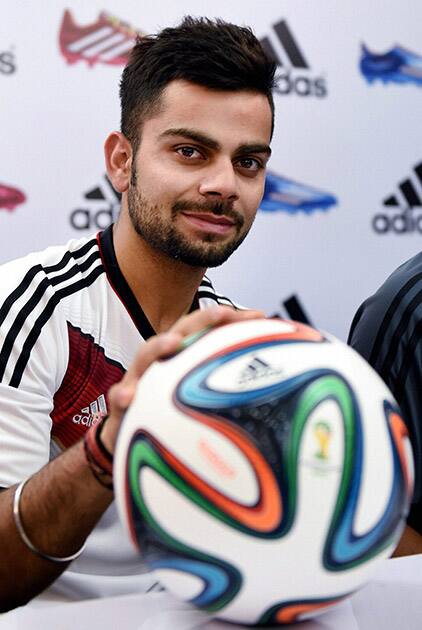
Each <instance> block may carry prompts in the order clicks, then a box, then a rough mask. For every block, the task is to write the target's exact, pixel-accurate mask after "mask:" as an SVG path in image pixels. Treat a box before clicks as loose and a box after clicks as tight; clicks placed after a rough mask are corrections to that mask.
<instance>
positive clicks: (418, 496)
mask: <svg viewBox="0 0 422 630" xmlns="http://www.w3.org/2000/svg"><path fill="white" fill-rule="evenodd" d="M421 279H422V254H421V253H419V254H417V255H416V256H415V257H414V258H411V259H410V260H409V261H407V262H406V263H404V264H403V265H401V266H400V267H399V268H398V269H396V271H394V273H393V274H392V275H391V276H390V277H389V278H387V280H386V281H385V282H384V284H383V285H382V286H381V287H380V289H379V290H378V291H377V292H376V293H375V294H374V295H373V296H371V297H370V298H368V299H367V300H366V301H365V302H364V303H363V304H362V305H361V307H360V308H359V309H358V311H357V313H356V315H355V317H354V320H353V322H352V326H351V329H350V333H349V339H348V343H349V344H350V345H351V346H352V347H353V348H354V349H355V350H357V351H358V352H359V353H360V354H361V355H362V356H363V357H364V358H365V359H366V360H367V361H368V362H369V363H370V364H371V365H372V367H373V368H374V369H375V370H376V371H377V372H378V373H379V374H380V376H381V377H382V378H383V380H384V381H385V383H386V384H387V385H388V387H389V388H390V390H391V392H392V393H393V395H394V397H395V398H396V400H397V402H398V403H399V405H400V408H401V410H402V412H403V415H404V419H405V420H406V424H407V427H408V431H409V437H410V440H411V442H412V446H413V455H414V461H415V491H414V497H413V504H412V507H411V510H410V514H409V517H408V521H407V522H408V525H407V527H406V529H405V532H404V534H403V536H402V539H401V541H400V543H399V545H398V547H397V549H396V551H395V555H410V554H415V553H422V512H421V509H422V487H421V483H422V422H421V417H422V349H421V331H422V301H421V296H422V280H421Z"/></svg>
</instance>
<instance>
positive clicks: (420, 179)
mask: <svg viewBox="0 0 422 630" xmlns="http://www.w3.org/2000/svg"><path fill="white" fill-rule="evenodd" d="M383 206H384V210H385V211H384V212H379V213H378V214H375V215H374V217H373V218H372V228H373V230H374V232H376V233H377V234H388V233H394V234H398V235H400V234H410V233H415V232H418V233H419V234H422V162H419V164H417V165H416V166H415V167H414V168H413V170H412V172H411V173H410V176H409V177H407V178H406V179H403V180H402V181H400V182H399V183H398V188H397V190H396V191H395V192H394V193H393V194H391V195H389V196H388V197H386V198H385V199H384V200H383Z"/></svg>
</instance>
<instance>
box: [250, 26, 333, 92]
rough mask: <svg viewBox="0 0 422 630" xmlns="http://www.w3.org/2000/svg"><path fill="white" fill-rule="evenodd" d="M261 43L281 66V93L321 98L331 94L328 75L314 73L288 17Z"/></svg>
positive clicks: (268, 54) (277, 83)
mask: <svg viewBox="0 0 422 630" xmlns="http://www.w3.org/2000/svg"><path fill="white" fill-rule="evenodd" d="M273 42H274V43H273ZM261 44H262V47H263V48H264V50H265V52H266V54H267V56H268V57H269V58H270V59H271V60H272V61H274V62H275V63H276V64H277V66H278V67H279V68H281V71H280V72H279V73H277V74H276V85H277V87H276V88H275V92H276V93H277V94H281V95H282V96H287V95H290V94H296V95H297V96H315V97H318V98H323V97H324V96H327V86H326V82H325V79H324V77H322V76H318V77H315V76H312V75H311V74H310V66H309V63H308V62H307V60H306V58H305V56H304V53H303V51H302V50H301V48H300V47H299V44H298V42H297V41H296V39H295V37H294V35H293V33H292V31H291V30H290V28H289V25H288V24H287V22H286V20H280V22H277V23H276V24H274V25H273V31H272V32H271V35H270V36H267V37H263V38H262V39H261Z"/></svg>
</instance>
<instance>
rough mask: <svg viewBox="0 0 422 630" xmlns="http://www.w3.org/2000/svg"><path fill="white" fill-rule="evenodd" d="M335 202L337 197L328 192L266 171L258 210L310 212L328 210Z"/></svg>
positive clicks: (291, 212)
mask: <svg viewBox="0 0 422 630" xmlns="http://www.w3.org/2000/svg"><path fill="white" fill-rule="evenodd" d="M336 203H337V199H336V198H335V197H334V196H333V195H331V194H330V193H326V192H324V191H322V190H317V189H316V188H312V187H311V186H306V185H305V184H299V183H298V182H294V181H292V180H291V179H286V178H285V177H281V176H280V175H276V174H275V173H272V172H271V171H268V172H267V177H266V180H265V189H264V197H263V199H262V201H261V205H260V210H265V211H269V212H276V211H278V210H281V211H284V212H289V213H290V214H294V213H296V212H299V211H303V212H305V213H307V214H311V212H314V211H315V210H328V208H330V207H331V206H333V205H335V204H336Z"/></svg>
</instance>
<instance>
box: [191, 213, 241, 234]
mask: <svg viewBox="0 0 422 630" xmlns="http://www.w3.org/2000/svg"><path fill="white" fill-rule="evenodd" d="M181 215H182V216H183V217H184V219H185V220H186V221H188V222H189V223H190V224H191V225H193V226H194V227H196V228H199V229H200V230H202V231H203V232H212V233H214V234H227V233H228V232H230V230H231V229H232V228H233V226H234V221H232V220H231V219H229V218H228V217H225V216H216V215H215V214H209V213H202V212H201V213H199V212H192V213H190V212H181Z"/></svg>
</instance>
